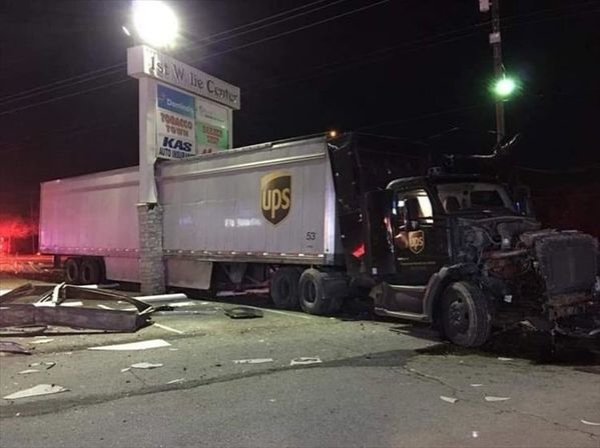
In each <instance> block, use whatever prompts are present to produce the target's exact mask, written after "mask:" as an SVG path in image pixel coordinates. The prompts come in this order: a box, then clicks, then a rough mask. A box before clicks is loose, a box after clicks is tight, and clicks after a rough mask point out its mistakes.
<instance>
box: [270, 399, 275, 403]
mask: <svg viewBox="0 0 600 448" xmlns="http://www.w3.org/2000/svg"><path fill="white" fill-rule="evenodd" d="M269 401H270V402H271V403H275V402H276V401H277V400H276V399H275V398H269Z"/></svg>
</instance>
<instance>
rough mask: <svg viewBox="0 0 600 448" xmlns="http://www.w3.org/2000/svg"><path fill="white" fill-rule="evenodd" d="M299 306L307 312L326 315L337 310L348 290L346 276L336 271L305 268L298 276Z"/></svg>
mask: <svg viewBox="0 0 600 448" xmlns="http://www.w3.org/2000/svg"><path fill="white" fill-rule="evenodd" d="M298 286H299V292H300V307H301V308H302V310H303V311H304V312H306V313H309V314H317V315H321V316H327V315H331V314H336V313H337V312H339V310H340V308H341V307H342V303H343V301H344V297H345V295H346V293H347V290H348V282H347V280H346V277H345V276H344V275H343V274H341V273H337V272H320V271H317V270H316V269H312V268H311V269H307V270H305V271H304V272H303V273H302V275H301V276H300V282H299V285H298Z"/></svg>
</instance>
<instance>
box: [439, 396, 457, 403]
mask: <svg viewBox="0 0 600 448" xmlns="http://www.w3.org/2000/svg"><path fill="white" fill-rule="evenodd" d="M440 400H442V401H445V402H448V403H452V404H454V403H456V402H457V401H458V398H455V397H446V396H444V395H440Z"/></svg>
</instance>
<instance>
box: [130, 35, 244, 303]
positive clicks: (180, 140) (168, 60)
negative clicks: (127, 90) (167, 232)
mask: <svg viewBox="0 0 600 448" xmlns="http://www.w3.org/2000/svg"><path fill="white" fill-rule="evenodd" d="M127 74H128V75H129V76H132V77H134V78H137V79H138V80H139V203H138V225H139V238H140V239H139V254H140V283H141V291H142V294H159V293H162V292H164V290H165V285H166V281H165V269H164V261H163V246H162V235H163V223H162V207H161V206H160V202H159V193H158V188H157V185H156V177H155V169H156V161H157V160H158V159H182V158H187V157H192V156H196V155H202V154H209V153H212V152H218V151H223V150H227V149H230V148H232V146H233V141H232V130H233V119H232V115H233V110H238V109H240V89H239V88H238V87H235V86H233V85H231V84H228V83H226V82H225V81H222V80H220V79H218V78H215V77H214V76H211V75H208V74H207V73H204V72H202V71H200V70H198V69H196V68H194V67H192V66H190V65H187V64H185V63H183V62H181V61H178V60H177V59H174V58H173V57H171V56H169V55H166V54H163V53H160V52H158V51H156V50H154V49H153V48H150V47H148V46H146V45H139V46H136V47H132V48H129V49H128V50H127Z"/></svg>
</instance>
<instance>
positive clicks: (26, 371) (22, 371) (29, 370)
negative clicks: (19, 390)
mask: <svg viewBox="0 0 600 448" xmlns="http://www.w3.org/2000/svg"><path fill="white" fill-rule="evenodd" d="M37 372H39V370H38V369H27V370H21V371H20V372H19V375H26V374H28V373H37Z"/></svg>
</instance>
